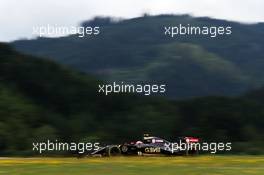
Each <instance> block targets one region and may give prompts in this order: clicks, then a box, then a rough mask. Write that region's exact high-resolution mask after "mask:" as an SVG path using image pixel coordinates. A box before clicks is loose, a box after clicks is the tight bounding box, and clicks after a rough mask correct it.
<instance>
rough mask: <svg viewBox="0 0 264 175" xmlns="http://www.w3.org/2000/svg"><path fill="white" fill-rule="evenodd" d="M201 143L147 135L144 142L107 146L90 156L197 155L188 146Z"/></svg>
mask: <svg viewBox="0 0 264 175" xmlns="http://www.w3.org/2000/svg"><path fill="white" fill-rule="evenodd" d="M192 143H199V139H198V138H194V137H180V138H178V140H177V141H176V142H169V141H167V140H165V139H162V138H159V137H155V136H150V135H148V134H145V135H144V137H143V140H142V141H141V140H140V141H132V142H128V143H123V144H120V145H107V146H105V147H101V148H100V149H99V150H97V151H94V152H92V153H91V154H90V156H119V155H139V156H141V155H167V156H170V155H195V154H197V153H198V150H197V149H196V148H195V147H191V148H189V147H188V148H187V145H190V144H192Z"/></svg>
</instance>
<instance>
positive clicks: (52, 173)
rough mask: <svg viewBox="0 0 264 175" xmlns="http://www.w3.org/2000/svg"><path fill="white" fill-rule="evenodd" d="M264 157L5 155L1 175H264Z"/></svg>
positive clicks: (0, 162) (0, 167)
mask: <svg viewBox="0 0 264 175" xmlns="http://www.w3.org/2000/svg"><path fill="white" fill-rule="evenodd" d="M263 173H264V156H213V155H212V156H197V157H116V158H84V159H76V158H1V159H0V175H1V174H7V175H132V174H133V175H134V174H140V175H170V174H171V175H178V174H179V175H236V174H238V175H248V174H252V175H253V174H254V175H263Z"/></svg>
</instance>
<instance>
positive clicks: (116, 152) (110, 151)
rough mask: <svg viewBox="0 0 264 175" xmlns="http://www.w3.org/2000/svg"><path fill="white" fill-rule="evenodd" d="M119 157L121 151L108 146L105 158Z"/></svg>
mask: <svg viewBox="0 0 264 175" xmlns="http://www.w3.org/2000/svg"><path fill="white" fill-rule="evenodd" d="M120 155H121V150H120V148H119V146H116V145H113V146H109V147H108V148H107V149H106V156H108V157H112V156H120Z"/></svg>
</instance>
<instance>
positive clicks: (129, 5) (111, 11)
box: [0, 0, 264, 41]
mask: <svg viewBox="0 0 264 175" xmlns="http://www.w3.org/2000/svg"><path fill="white" fill-rule="evenodd" d="M263 9H264V0H0V41H11V40H15V39H20V38H31V37H32V27H33V26H40V25H47V24H50V25H55V24H56V25H63V26H72V25H74V26H76V25H78V24H79V23H80V22H81V21H84V20H87V19H90V18H92V17H94V16H97V15H104V16H114V17H122V18H132V17H136V16H140V15H141V14H143V13H145V12H147V13H149V14H153V15H154V14H161V13H162V14H165V13H174V14H183V13H189V14H192V15H194V16H210V17H214V18H220V19H228V20H234V21H240V22H264V10H263Z"/></svg>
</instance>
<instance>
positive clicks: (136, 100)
mask: <svg viewBox="0 0 264 175" xmlns="http://www.w3.org/2000/svg"><path fill="white" fill-rule="evenodd" d="M0 80H1V82H0V154H1V155H12V154H13V155H19V154H21V155H22V154H23V155H27V154H32V142H36V141H41V140H42V141H45V140H47V139H50V140H55V139H57V140H60V141H69V142H70V141H81V140H86V141H87V140H97V141H100V142H105V141H111V143H115V142H119V141H125V140H127V139H128V140H130V139H133V138H140V137H141V135H142V134H143V133H146V132H147V133H152V134H156V135H160V136H162V137H165V138H170V139H174V138H175V137H178V136H183V135H191V136H197V137H200V138H202V139H203V140H205V141H206V140H207V141H232V142H233V143H234V151H239V152H248V153H260V152H262V151H263V142H262V141H263V139H264V134H263V133H264V130H263V125H264V110H263V109H264V104H263V102H262V101H261V100H259V98H258V96H257V95H256V94H263V90H259V91H254V92H252V93H249V94H246V95H244V96H243V97H237V98H228V97H205V98H197V99H192V100H185V101H171V100H166V99H163V98H159V97H147V98H146V97H142V96H135V95H131V94H123V95H121V94H119V95H112V96H104V95H99V94H98V93H97V91H98V89H97V85H98V83H99V82H101V81H100V80H97V79H95V78H94V77H92V76H88V75H86V74H81V73H78V72H76V71H73V70H70V69H69V68H67V67H64V66H61V65H58V64H57V63H54V62H52V61H48V60H46V59H43V58H37V57H33V56H29V55H25V54H21V53H18V52H17V51H15V50H13V49H12V48H11V47H10V46H8V45H6V44H0Z"/></svg>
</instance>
